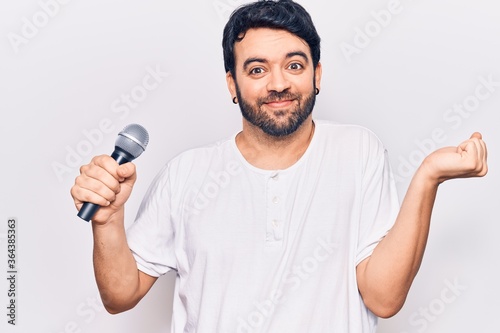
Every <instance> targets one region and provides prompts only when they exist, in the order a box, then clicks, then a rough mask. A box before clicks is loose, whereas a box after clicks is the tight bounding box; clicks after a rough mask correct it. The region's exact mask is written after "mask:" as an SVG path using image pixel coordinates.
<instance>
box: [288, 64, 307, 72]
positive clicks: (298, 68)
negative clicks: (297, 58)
mask: <svg viewBox="0 0 500 333" xmlns="http://www.w3.org/2000/svg"><path fill="white" fill-rule="evenodd" d="M288 68H289V69H291V70H295V71H296V70H300V69H303V68H304V66H302V65H301V64H299V63H298V62H293V63H291V64H290V65H289V66H288Z"/></svg>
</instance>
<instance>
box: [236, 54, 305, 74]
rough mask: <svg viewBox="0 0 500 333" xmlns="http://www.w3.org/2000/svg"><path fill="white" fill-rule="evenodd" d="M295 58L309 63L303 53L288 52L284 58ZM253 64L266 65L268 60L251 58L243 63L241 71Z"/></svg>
mask: <svg viewBox="0 0 500 333" xmlns="http://www.w3.org/2000/svg"><path fill="white" fill-rule="evenodd" d="M295 56H299V57H302V58H304V60H305V62H306V64H308V63H309V58H308V57H307V54H305V53H304V52H302V51H293V52H288V53H287V54H286V56H285V59H289V58H292V57H295ZM254 62H259V63H264V64H265V63H267V62H268V60H266V59H265V58H259V57H252V58H248V59H247V60H245V62H244V63H243V70H246V69H247V68H248V66H250V64H252V63H254Z"/></svg>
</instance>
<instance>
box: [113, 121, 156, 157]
mask: <svg viewBox="0 0 500 333" xmlns="http://www.w3.org/2000/svg"><path fill="white" fill-rule="evenodd" d="M148 143H149V134H148V131H146V129H145V128H144V127H142V126H141V125H139V124H130V125H127V126H125V128H124V129H123V130H122V131H121V132H120V133H118V138H116V141H115V146H116V147H118V148H121V149H122V150H124V151H126V152H127V153H129V154H130V155H132V156H133V157H134V158H137V157H139V155H141V154H142V152H143V151H144V150H146V146H147V145H148Z"/></svg>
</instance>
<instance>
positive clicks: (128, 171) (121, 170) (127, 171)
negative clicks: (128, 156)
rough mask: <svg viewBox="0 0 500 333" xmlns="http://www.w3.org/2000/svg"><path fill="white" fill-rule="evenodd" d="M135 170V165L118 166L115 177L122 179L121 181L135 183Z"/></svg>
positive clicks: (129, 163)
mask: <svg viewBox="0 0 500 333" xmlns="http://www.w3.org/2000/svg"><path fill="white" fill-rule="evenodd" d="M135 171H136V169H135V164H134V163H131V162H128V163H124V164H122V165H120V166H119V167H118V169H117V170H116V172H117V175H118V176H119V177H120V178H122V179H124V180H125V179H128V180H130V181H132V182H134V181H135V179H136V172H135Z"/></svg>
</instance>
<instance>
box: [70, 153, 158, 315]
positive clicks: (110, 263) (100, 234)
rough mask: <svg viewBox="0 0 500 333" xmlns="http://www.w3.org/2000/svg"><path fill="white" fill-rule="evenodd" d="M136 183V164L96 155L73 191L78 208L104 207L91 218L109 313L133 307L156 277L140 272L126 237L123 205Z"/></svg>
mask: <svg viewBox="0 0 500 333" xmlns="http://www.w3.org/2000/svg"><path fill="white" fill-rule="evenodd" d="M135 180H136V171H135V165H134V164H132V163H125V164H122V165H120V166H119V165H118V164H117V163H116V161H115V160H114V159H112V158H111V157H109V156H105V155H102V156H97V157H95V158H94V159H92V161H91V162H90V163H89V164H88V165H84V166H82V167H81V169H80V175H79V176H78V177H77V178H76V180H75V185H74V186H73V187H72V188H71V195H72V196H73V199H74V202H75V206H76V207H77V209H80V208H81V206H82V205H83V202H92V203H96V204H98V205H100V206H101V208H100V209H99V210H98V211H97V213H96V214H95V216H94V217H93V218H92V231H93V235H94V251H93V257H94V272H95V277H96V282H97V286H98V288H99V292H100V294H101V298H102V301H103V304H104V306H105V308H106V310H107V311H108V312H110V313H119V312H123V311H126V310H128V309H131V308H133V307H134V306H135V305H136V304H137V303H138V302H139V301H140V300H141V298H142V297H143V296H144V295H145V294H146V293H147V292H148V290H149V289H150V288H151V286H152V285H153V283H154V282H155V281H156V278H155V277H152V276H149V275H147V274H145V273H143V272H141V271H139V270H138V269H137V264H136V262H135V260H134V257H133V256H132V253H131V252H130V249H129V247H128V244H127V239H126V236H125V225H124V205H125V202H126V201H127V199H128V198H129V196H130V193H131V192H132V188H133V186H134V183H135Z"/></svg>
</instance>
